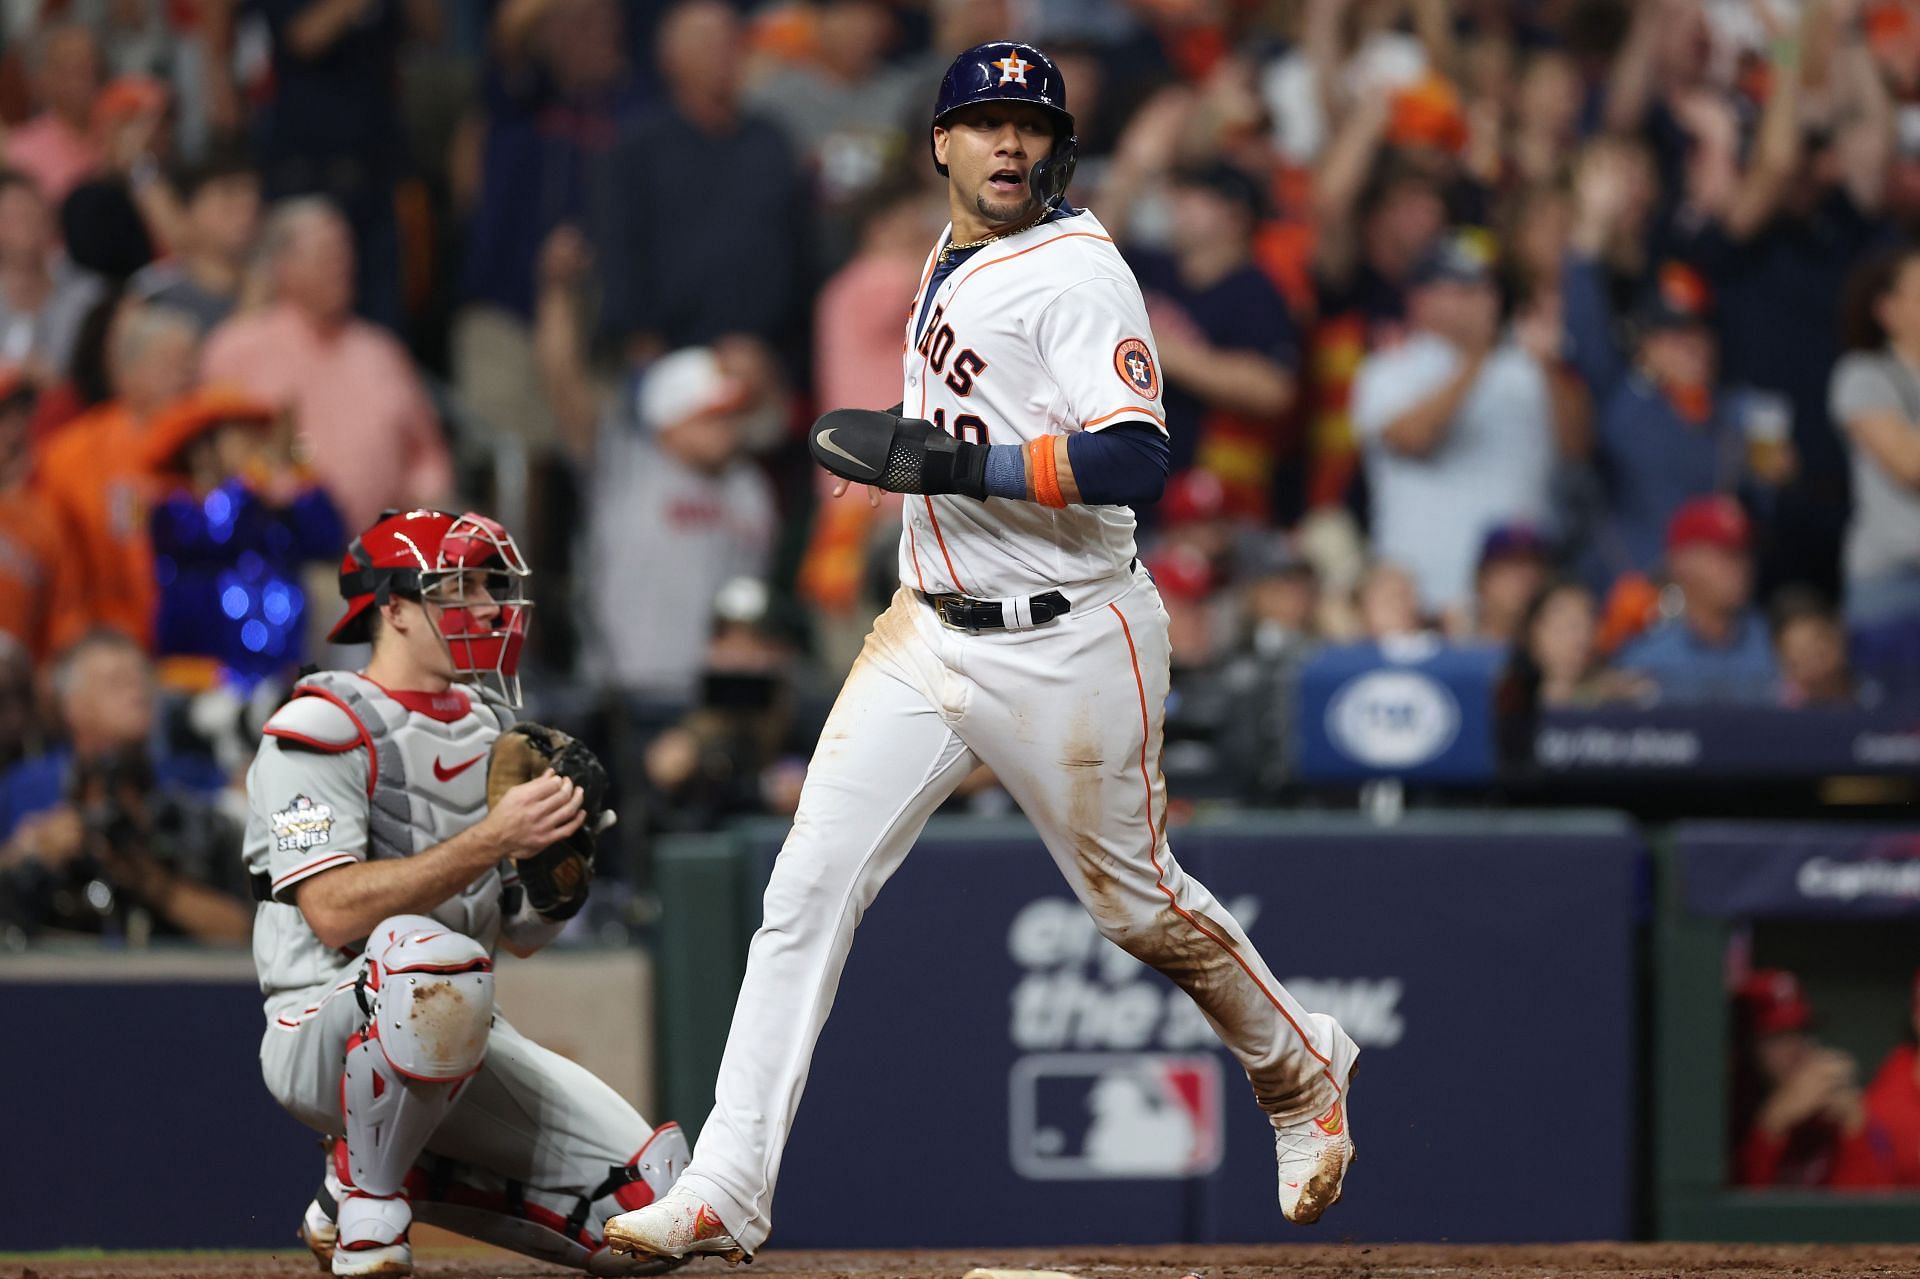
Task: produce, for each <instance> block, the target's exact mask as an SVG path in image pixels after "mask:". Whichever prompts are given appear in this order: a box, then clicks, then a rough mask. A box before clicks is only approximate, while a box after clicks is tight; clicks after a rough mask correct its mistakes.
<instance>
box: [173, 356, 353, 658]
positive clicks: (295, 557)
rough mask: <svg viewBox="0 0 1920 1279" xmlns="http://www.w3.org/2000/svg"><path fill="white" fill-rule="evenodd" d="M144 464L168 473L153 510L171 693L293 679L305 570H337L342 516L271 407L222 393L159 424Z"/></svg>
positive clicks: (191, 400)
mask: <svg viewBox="0 0 1920 1279" xmlns="http://www.w3.org/2000/svg"><path fill="white" fill-rule="evenodd" d="M144 443H145V445H146V456H147V462H148V466H149V468H150V469H151V470H152V471H154V472H155V473H156V474H158V475H163V476H165V477H166V479H165V480H164V481H162V485H163V491H165V496H164V497H162V498H161V500H160V501H159V503H158V505H156V506H155V507H154V510H153V516H152V521H151V526H152V530H153V553H154V567H155V571H156V574H157V577H158V579H159V582H160V585H161V588H162V589H161V594H160V609H159V615H158V618H157V620H156V621H155V624H154V652H155V653H156V654H157V655H158V656H159V657H160V658H161V659H162V664H163V665H162V670H163V677H164V678H165V680H166V682H167V683H168V684H170V685H171V686H173V687H175V688H189V689H194V690H198V689H203V688H206V687H208V686H210V685H212V684H213V683H215V682H216V681H219V682H232V683H234V684H237V685H238V686H239V689H240V691H242V692H244V691H246V690H248V689H250V688H252V687H253V686H254V685H255V684H256V683H258V682H259V681H260V680H261V679H264V678H267V677H270V676H275V675H286V674H291V673H292V672H293V670H294V669H295V668H296V667H298V666H299V665H300V663H301V660H302V657H303V652H304V645H303V643H302V641H303V638H304V632H305V631H306V629H307V623H308V619H307V616H306V593H305V591H304V590H303V589H302V588H301V585H300V573H301V570H302V568H303V567H304V566H306V565H308V564H315V563H337V562H338V561H339V558H340V554H341V551H342V550H343V549H344V548H345V546H346V541H347V538H346V530H345V529H344V528H343V526H342V525H341V523H340V516H339V513H338V512H336V511H335V510H334V507H333V503H332V502H331V501H330V500H329V499H328V497H327V495H326V493H325V492H324V491H323V490H322V489H320V488H319V487H318V486H317V485H316V484H315V483H314V481H313V479H312V477H311V476H310V475H308V474H307V472H306V471H305V469H304V468H302V467H300V466H299V465H298V464H297V463H296V462H295V461H294V458H293V428H292V423H290V422H288V421H287V420H286V419H285V418H284V417H283V416H282V415H280V414H278V413H276V412H275V411H274V409H273V407H272V406H271V405H269V404H266V403H264V402H262V401H260V400H256V399H253V398H251V397H249V396H246V395H243V394H240V393H237V392H234V391H228V390H222V389H220V388H207V389H203V390H200V391H196V392H194V393H193V394H191V395H189V396H187V397H186V398H185V399H183V400H180V401H179V402H178V403H176V404H174V405H173V406H172V407H171V408H169V409H167V410H166V411H165V412H163V413H161V414H160V415H159V416H158V417H157V418H155V419H154V422H153V426H152V429H151V430H150V431H149V432H148V436H147V439H146V440H145V441H144Z"/></svg>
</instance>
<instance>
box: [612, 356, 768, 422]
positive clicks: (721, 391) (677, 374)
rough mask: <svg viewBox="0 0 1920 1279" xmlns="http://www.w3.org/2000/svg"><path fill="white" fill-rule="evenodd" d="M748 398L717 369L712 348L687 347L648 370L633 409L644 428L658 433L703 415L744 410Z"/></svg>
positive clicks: (742, 387)
mask: <svg viewBox="0 0 1920 1279" xmlns="http://www.w3.org/2000/svg"><path fill="white" fill-rule="evenodd" d="M750 398H751V397H750V396H749V394H748V392H747V388H746V386H745V384H744V383H742V382H741V381H740V379H738V378H736V377H733V376H731V375H730V374H728V373H727V372H726V371H725V370H724V369H722V368H721V367H720V359H719V357H718V356H716V355H715V354H714V353H713V349H712V348H711V347H705V346H689V347H684V348H682V349H681V350H678V351H674V352H673V353H671V354H669V355H663V356H661V357H660V358H659V359H657V360H655V361H654V362H653V363H652V364H651V365H649V366H648V367H647V371H646V373H645V374H644V375H643V376H642V377H641V379H640V387H639V390H638V392H637V394H636V395H635V407H636V408H637V409H638V410H639V413H640V421H641V422H642V423H643V424H644V425H646V426H648V427H650V428H651V429H653V430H656V431H660V430H665V429H667V428H668V427H674V426H678V425H680V423H682V422H685V421H687V420H688V419H689V418H695V417H699V416H700V415H701V414H703V413H717V412H726V411H729V410H733V409H739V408H744V407H745V406H746V404H747V402H748V400H749V399H750Z"/></svg>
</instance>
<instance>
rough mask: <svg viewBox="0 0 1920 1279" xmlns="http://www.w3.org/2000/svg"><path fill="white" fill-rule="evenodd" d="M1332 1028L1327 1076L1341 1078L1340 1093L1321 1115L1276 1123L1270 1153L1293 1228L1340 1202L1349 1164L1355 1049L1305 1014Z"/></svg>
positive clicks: (1322, 1017)
mask: <svg viewBox="0 0 1920 1279" xmlns="http://www.w3.org/2000/svg"><path fill="white" fill-rule="evenodd" d="M1311 1015H1312V1016H1313V1018H1314V1019H1316V1020H1324V1021H1326V1022H1327V1023H1328V1024H1329V1026H1330V1028H1331V1029H1332V1031H1333V1043H1334V1045H1335V1047H1334V1053H1333V1060H1332V1065H1331V1067H1330V1069H1331V1071H1332V1074H1333V1077H1334V1078H1336V1079H1343V1080H1345V1081H1346V1082H1345V1086H1344V1087H1343V1088H1342V1089H1341V1092H1340V1095H1339V1096H1338V1097H1336V1098H1334V1101H1333V1105H1332V1106H1331V1107H1330V1108H1328V1110H1327V1111H1326V1112H1325V1113H1324V1114H1320V1115H1316V1116H1313V1117H1312V1118H1308V1119H1296V1120H1294V1121H1293V1122H1292V1123H1289V1124H1284V1125H1278V1126H1277V1127H1276V1129H1275V1132H1274V1134H1273V1146H1274V1154H1275V1156H1276V1158H1277V1160H1278V1162H1279V1165H1280V1212H1281V1214H1282V1215H1283V1216H1285V1217H1286V1219H1287V1220H1288V1221H1291V1222H1292V1223H1293V1224H1295V1225H1296V1226H1310V1225H1312V1224H1313V1223H1314V1222H1316V1221H1318V1220H1320V1217H1321V1215H1322V1214H1323V1213H1325V1212H1326V1210H1327V1209H1329V1208H1331V1207H1333V1205H1335V1204H1336V1203H1339V1202H1340V1188H1341V1183H1342V1182H1343V1181H1344V1180H1345V1179H1346V1176H1347V1170H1348V1169H1349V1168H1351V1167H1353V1116H1352V1115H1351V1114H1349V1113H1348V1109H1347V1101H1348V1096H1349V1094H1350V1093H1351V1092H1352V1090H1353V1076H1354V1072H1355V1071H1356V1070H1358V1069H1359V1062H1358V1060H1357V1059H1358V1057H1359V1055H1360V1050H1359V1048H1358V1047H1357V1046H1356V1045H1355V1044H1354V1042H1353V1040H1352V1039H1350V1038H1348V1037H1347V1034H1346V1032H1345V1031H1343V1030H1341V1029H1340V1027H1339V1026H1338V1025H1337V1024H1335V1023H1334V1022H1333V1019H1332V1018H1331V1017H1328V1016H1326V1014H1324V1013H1314V1014H1311Z"/></svg>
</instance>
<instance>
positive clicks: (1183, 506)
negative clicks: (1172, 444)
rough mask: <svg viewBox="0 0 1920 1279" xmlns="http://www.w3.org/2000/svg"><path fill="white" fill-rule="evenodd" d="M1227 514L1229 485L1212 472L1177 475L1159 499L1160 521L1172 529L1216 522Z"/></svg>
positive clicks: (1199, 470) (1197, 471)
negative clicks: (1178, 525)
mask: <svg viewBox="0 0 1920 1279" xmlns="http://www.w3.org/2000/svg"><path fill="white" fill-rule="evenodd" d="M1226 512H1227V486H1226V485H1224V484H1222V483H1221V482H1220V477H1219V476H1217V475H1215V474H1214V473H1213V472H1212V471H1203V470H1201V469H1200V468H1199V467H1195V468H1193V469H1192V470H1190V471H1182V472H1181V473H1180V474H1179V475H1176V476H1174V477H1173V479H1172V480H1171V481H1169V482H1168V484H1167V491H1166V494H1165V496H1163V497H1162V498H1161V499H1160V519H1161V521H1162V522H1163V523H1165V524H1166V525H1168V526H1169V527H1171V526H1173V525H1176V524H1192V523H1194V522H1196V521H1198V520H1216V519H1219V518H1220V517H1221V516H1222V515H1225V514H1226Z"/></svg>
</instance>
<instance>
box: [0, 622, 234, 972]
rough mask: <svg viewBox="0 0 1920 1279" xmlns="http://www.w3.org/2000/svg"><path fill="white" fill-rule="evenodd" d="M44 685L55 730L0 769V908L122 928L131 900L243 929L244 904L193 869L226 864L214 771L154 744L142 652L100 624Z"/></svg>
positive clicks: (49, 920)
mask: <svg viewBox="0 0 1920 1279" xmlns="http://www.w3.org/2000/svg"><path fill="white" fill-rule="evenodd" d="M54 690H55V694H56V696H57V698H58V700H59V706H60V715H61V720H62V724H63V726H64V728H65V730H66V734H67V744H66V745H65V746H64V747H61V748H59V749H57V750H54V751H50V752H48V753H47V754H46V755H43V756H41V757H39V758H38V759H32V760H28V761H26V762H24V763H21V764H16V765H15V766H14V767H13V768H12V769H10V770H9V771H8V772H7V773H6V774H5V776H4V777H0V922H5V923H8V924H12V925H14V926H16V927H20V928H24V929H26V930H28V931H39V930H41V929H45V928H59V929H63V930H79V931H88V932H97V931H121V932H124V931H126V930H127V929H128V928H129V927H130V926H133V925H134V919H133V915H134V913H135V912H138V914H139V915H140V916H141V917H142V918H143V919H144V921H145V922H144V923H143V924H142V925H141V926H143V927H158V928H159V929H161V930H162V931H166V932H174V933H184V934H187V935H189V936H193V937H196V938H199V939H202V940H208V941H240V940H244V939H245V937H246V935H247V932H248V930H249V929H250V928H251V926H252V921H253V910H252V907H251V906H250V905H249V904H248V903H245V902H242V901H241V900H240V899H239V898H238V897H237V896H234V895H233V894H231V893H229V892H227V891H223V890H222V889H220V888H217V887H213V886H210V885H209V884H208V883H203V882H200V881H201V880H202V879H208V880H212V881H214V882H215V883H219V882H230V881H231V880H233V879H234V878H237V876H235V875H234V874H233V873H232V872H231V867H229V866H228V865H227V863H229V862H235V863H237V858H235V857H234V853H236V852H237V851H238V848H239V831H238V830H237V828H234V829H228V828H227V827H223V825H222V824H221V822H220V821H219V820H218V819H217V818H216V817H215V816H214V814H213V813H212V811H211V810H210V809H209V808H208V807H207V805H206V803H205V800H204V796H205V795H207V794H210V793H211V792H213V791H217V790H218V789H220V788H221V787H222V786H223V785H224V783H225V777H224V776H223V775H222V774H221V772H220V770H218V769H217V768H214V767H213V766H212V765H211V763H210V762H209V761H205V760H197V759H191V758H183V757H171V756H169V757H165V758H162V759H159V760H155V759H154V758H153V756H152V754H151V753H150V751H151V747H150V740H151V739H152V738H153V736H154V712H155V707H154V691H153V679H152V673H151V671H150V670H149V669H148V666H147V661H146V658H145V656H144V655H143V654H142V653H141V652H140V650H139V649H138V648H136V647H135V646H134V645H133V643H132V642H131V641H129V640H127V639H126V638H124V637H123V636H120V635H118V634H115V633H113V632H106V633H103V634H99V635H94V636H89V637H87V638H86V639H83V640H81V641H80V642H79V643H78V644H76V645H74V646H73V648H71V649H70V650H68V651H67V652H66V653H65V654H64V655H62V657H61V659H60V662H59V665H58V666H57V667H56V669H55V672H54ZM196 797H198V798H196ZM228 825H229V826H230V824H228Z"/></svg>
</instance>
